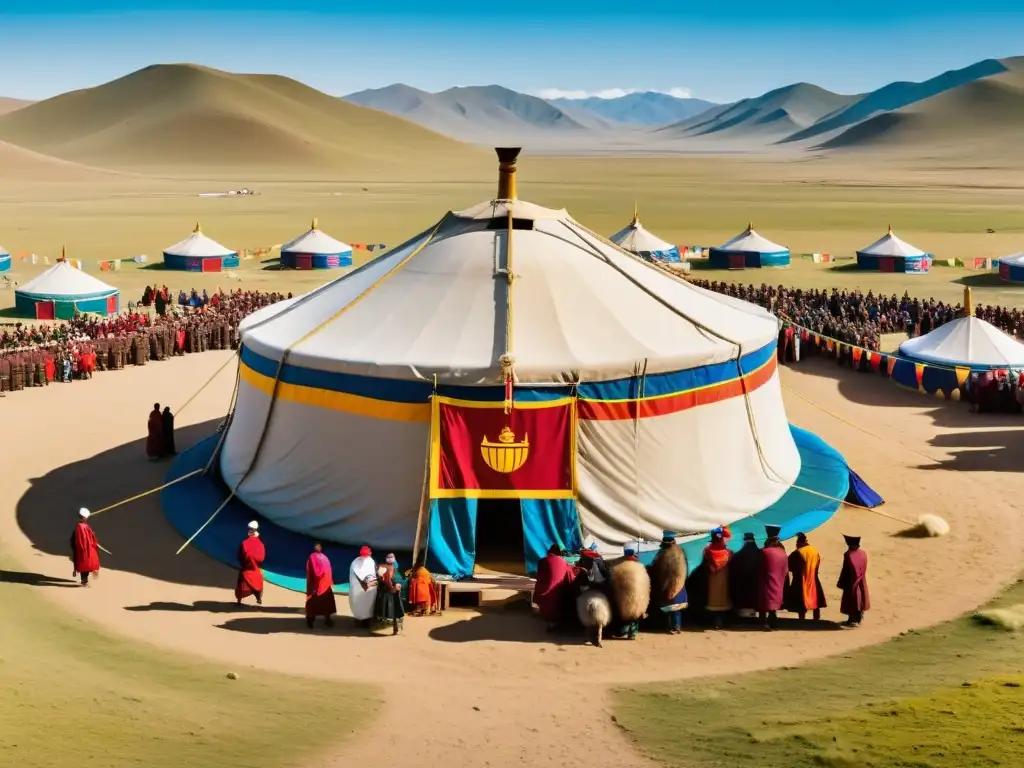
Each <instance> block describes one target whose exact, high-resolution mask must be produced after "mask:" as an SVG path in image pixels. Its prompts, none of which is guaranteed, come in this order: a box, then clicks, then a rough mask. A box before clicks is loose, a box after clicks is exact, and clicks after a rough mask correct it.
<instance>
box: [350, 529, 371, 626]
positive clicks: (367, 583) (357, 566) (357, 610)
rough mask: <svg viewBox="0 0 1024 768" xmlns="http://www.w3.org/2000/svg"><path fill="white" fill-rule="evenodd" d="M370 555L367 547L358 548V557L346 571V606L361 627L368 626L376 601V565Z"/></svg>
mask: <svg viewBox="0 0 1024 768" xmlns="http://www.w3.org/2000/svg"><path fill="white" fill-rule="evenodd" d="M372 554H373V553H372V552H371V551H370V548H369V547H362V548H360V550H359V557H357V558H356V559H355V560H353V561H352V566H351V567H350V568H349V569H348V605H349V608H350V609H351V610H352V616H353V618H355V620H356V621H358V622H359V624H360V626H363V627H369V626H370V620H371V619H372V618H373V604H374V601H375V600H376V599H377V564H376V563H374V562H373V558H372V557H371V556H370V555H372Z"/></svg>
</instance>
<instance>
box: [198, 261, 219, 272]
mask: <svg viewBox="0 0 1024 768" xmlns="http://www.w3.org/2000/svg"><path fill="white" fill-rule="evenodd" d="M222 266H223V263H222V262H221V260H220V259H203V272H220V271H221V267H222Z"/></svg>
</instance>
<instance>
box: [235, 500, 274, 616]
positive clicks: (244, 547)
mask: <svg viewBox="0 0 1024 768" xmlns="http://www.w3.org/2000/svg"><path fill="white" fill-rule="evenodd" d="M266 556H267V550H266V548H264V546H263V542H262V541H260V524H259V523H257V522H256V521H255V520H253V521H252V522H251V523H249V530H248V532H247V533H246V536H245V540H244V541H243V542H242V543H241V544H240V545H239V546H238V582H237V583H236V584H235V599H236V600H237V601H238V603H239V605H241V603H242V599H243V598H246V597H248V596H249V595H256V604H257V605H263V571H261V570H260V565H261V564H262V563H263V560H264V559H265V558H266Z"/></svg>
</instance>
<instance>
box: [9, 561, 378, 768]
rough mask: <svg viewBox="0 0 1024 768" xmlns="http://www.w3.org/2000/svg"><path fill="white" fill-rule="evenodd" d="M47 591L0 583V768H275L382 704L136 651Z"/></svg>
mask: <svg viewBox="0 0 1024 768" xmlns="http://www.w3.org/2000/svg"><path fill="white" fill-rule="evenodd" d="M0 563H2V566H0V567H3V568H13V567H14V566H13V565H12V564H11V563H10V562H9V561H6V559H5V558H0ZM41 589H45V587H35V586H28V585H24V584H19V583H10V582H0V690H2V691H3V695H2V697H0V763H2V764H3V765H10V766H18V768H63V767H64V766H67V767H68V768H72V767H74V768H81V766H104V768H129V766H132V767H134V766H140V767H141V766H145V767H146V768H185V767H186V766H188V767H189V768H192V767H193V766H231V768H250V767H251V768H256V767H257V766H259V768H273V767H274V766H283V765H291V764H294V763H295V761H296V760H301V759H302V758H304V757H307V756H309V755H311V754H314V753H317V752H319V751H321V750H324V749H327V748H330V747H333V746H336V744H337V743H338V742H339V741H342V740H343V739H344V738H346V737H347V736H348V735H349V734H350V733H351V728H352V724H353V723H356V722H358V720H359V719H360V718H361V717H362V716H363V714H364V713H365V711H366V710H367V709H372V708H374V707H376V706H378V705H379V704H380V703H381V698H380V697H379V695H378V694H377V692H376V691H374V690H373V689H371V688H368V687H365V686H360V685H354V684H338V683H330V682H323V681H318V680H313V679H307V678H297V677H287V676H284V675H276V674H270V673H267V672H262V671H258V670H254V669H251V668H249V667H248V666H245V667H242V668H238V669H232V668H231V667H230V666H229V665H224V666H217V665H213V664H210V663H205V662H199V661H193V660H190V659H188V658H187V657H184V656H180V655H176V654H173V653H165V652H162V651H160V650H157V649H155V648H151V647H149V646H145V645H141V644H133V643H131V642H129V641H127V640H124V639H120V638H117V637H114V636H111V635H109V634H106V633H105V632H102V631H99V630H97V629H95V628H93V627H92V626H90V625H89V624H88V623H87V622H85V621H82V620H76V619H71V618H67V617H63V616H60V615H59V614H58V612H57V609H56V608H55V607H54V606H52V605H50V604H49V603H48V602H47V601H46V600H45V599H43V596H42V595H40V594H39V590H41ZM229 671H233V672H236V673H237V675H238V679H236V680H230V679H228V677H227V673H228V672H229ZM311 718H312V719H311Z"/></svg>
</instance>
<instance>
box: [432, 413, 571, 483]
mask: <svg viewBox="0 0 1024 768" xmlns="http://www.w3.org/2000/svg"><path fill="white" fill-rule="evenodd" d="M573 408H574V403H573V400H572V398H568V397H567V398H561V399H558V400H544V401H530V402H517V403H516V404H515V407H514V408H512V409H511V411H510V412H509V413H505V408H504V404H503V403H502V402H500V401H499V402H476V401H472V400H453V399H451V398H446V397H434V402H433V407H432V418H431V425H430V429H431V433H430V434H431V442H430V493H431V497H433V498H474V499H568V498H572V497H573V495H574V491H573V487H574V474H575V463H576V456H575V448H576V437H575V434H574V430H575V423H574V421H575V420H574V414H573Z"/></svg>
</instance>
